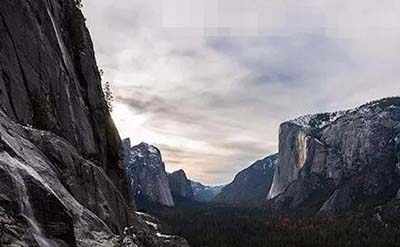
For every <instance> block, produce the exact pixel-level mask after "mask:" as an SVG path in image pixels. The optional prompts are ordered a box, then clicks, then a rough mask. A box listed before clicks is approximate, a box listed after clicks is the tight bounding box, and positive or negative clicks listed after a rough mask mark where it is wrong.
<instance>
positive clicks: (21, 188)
mask: <svg viewBox="0 0 400 247" xmlns="http://www.w3.org/2000/svg"><path fill="white" fill-rule="evenodd" d="M14 174H15V175H14V179H15V180H16V186H17V187H18V193H19V194H20V198H21V201H20V202H19V203H20V212H21V215H22V216H23V217H24V218H25V219H26V221H27V222H28V223H29V226H30V228H31V230H32V235H33V237H34V238H35V241H36V242H37V244H38V245H39V246H40V247H56V246H57V244H56V243H55V242H54V241H52V240H50V239H48V238H47V237H46V236H45V235H44V234H43V232H42V230H41V229H40V227H39V224H38V222H37V220H36V218H35V215H34V214H33V209H32V205H31V202H30V200H29V196H28V193H27V189H26V186H25V182H24V180H23V178H22V177H21V175H20V174H19V173H18V172H16V173H14Z"/></svg>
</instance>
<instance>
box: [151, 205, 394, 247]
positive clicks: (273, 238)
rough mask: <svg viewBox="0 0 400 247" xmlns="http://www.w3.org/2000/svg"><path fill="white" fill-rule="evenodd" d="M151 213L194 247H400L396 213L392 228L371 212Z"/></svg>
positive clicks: (220, 209)
mask: <svg viewBox="0 0 400 247" xmlns="http://www.w3.org/2000/svg"><path fill="white" fill-rule="evenodd" d="M382 210H386V209H382ZM151 213H152V214H155V215H156V216H157V217H159V219H160V220H161V223H162V225H163V230H164V231H166V232H167V233H169V234H177V235H180V236H183V237H185V238H186V239H187V240H188V241H189V243H190V245H191V246H192V247H291V246H293V247H301V246H360V247H361V246H362V247H368V246H371V247H372V246H374V247H375V246H400V229H399V226H400V221H399V213H398V212H395V213H392V214H390V219H388V223H385V221H380V220H377V218H378V217H377V215H376V214H375V212H374V210H373V209H372V210H371V209H370V210H366V209H362V210H356V211H354V212H348V213H343V214H340V215H336V216H330V217H327V216H316V215H315V214H310V213H307V212H303V213H299V212H297V213H296V214H292V215H290V214H287V213H285V214H284V213H276V212H274V213H272V212H271V211H270V210H267V209H266V208H233V207H225V206H215V205H214V206H196V207H186V208H180V209H167V208H164V209H163V210H159V209H158V210H157V211H154V212H151ZM379 217H381V215H379ZM383 217H384V215H383ZM389 221H390V222H389Z"/></svg>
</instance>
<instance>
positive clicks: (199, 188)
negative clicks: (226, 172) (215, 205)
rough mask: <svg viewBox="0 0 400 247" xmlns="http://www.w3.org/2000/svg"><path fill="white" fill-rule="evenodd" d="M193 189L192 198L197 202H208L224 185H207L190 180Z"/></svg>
mask: <svg viewBox="0 0 400 247" xmlns="http://www.w3.org/2000/svg"><path fill="white" fill-rule="evenodd" d="M190 183H191V185H192V190H193V199H194V200H195V201H198V202H210V201H211V200H213V199H214V198H215V197H216V196H217V195H218V194H219V193H221V190H222V188H223V187H224V186H225V185H220V186H207V185H203V184H201V183H199V182H194V181H190Z"/></svg>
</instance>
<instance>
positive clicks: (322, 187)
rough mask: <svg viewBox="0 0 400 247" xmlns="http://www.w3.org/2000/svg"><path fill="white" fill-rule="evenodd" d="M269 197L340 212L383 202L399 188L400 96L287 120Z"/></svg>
mask: <svg viewBox="0 0 400 247" xmlns="http://www.w3.org/2000/svg"><path fill="white" fill-rule="evenodd" d="M279 138H280V140H279V141H280V143H279V155H280V162H279V165H278V167H277V169H276V171H275V175H274V180H273V184H272V187H271V190H270V192H269V198H271V199H272V203H273V204H274V205H275V206H277V207H290V208H299V207H303V206H309V207H313V208H315V209H319V210H321V211H338V210H344V209H349V208H352V207H355V206H357V205H359V204H362V203H382V202H385V201H387V200H390V199H392V198H394V197H395V196H396V193H397V191H398V189H399V187H400V177H399V164H400V163H399V160H400V159H399V158H400V148H399V147H400V98H398V97H394V98H387V99H383V100H379V101H375V102H372V103H369V104H366V105H363V106H361V107H359V108H356V109H353V110H349V111H343V112H337V113H332V114H329V113H326V114H316V115H309V116H305V117H301V118H298V119H295V120H293V121H289V122H286V123H283V124H282V125H281V128H280V136H279Z"/></svg>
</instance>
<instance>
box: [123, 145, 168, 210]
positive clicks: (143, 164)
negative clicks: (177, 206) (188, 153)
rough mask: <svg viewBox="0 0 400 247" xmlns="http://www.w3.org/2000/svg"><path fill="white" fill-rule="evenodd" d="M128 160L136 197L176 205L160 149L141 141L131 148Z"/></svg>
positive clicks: (127, 167)
mask: <svg viewBox="0 0 400 247" xmlns="http://www.w3.org/2000/svg"><path fill="white" fill-rule="evenodd" d="M127 162H128V163H127V164H126V170H127V174H128V177H129V180H130V182H131V186H132V191H133V194H134V196H135V198H136V199H138V200H142V199H148V200H150V201H152V202H155V203H159V204H161V205H164V206H169V207H170V206H174V200H173V198H172V194H171V189H170V187H169V183H168V177H167V172H166V171H165V165H164V162H163V161H162V157H161V153H160V150H158V149H157V148H156V147H154V146H152V145H149V144H147V143H140V144H139V145H137V146H133V147H132V148H131V150H130V152H129V158H128V159H127Z"/></svg>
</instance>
